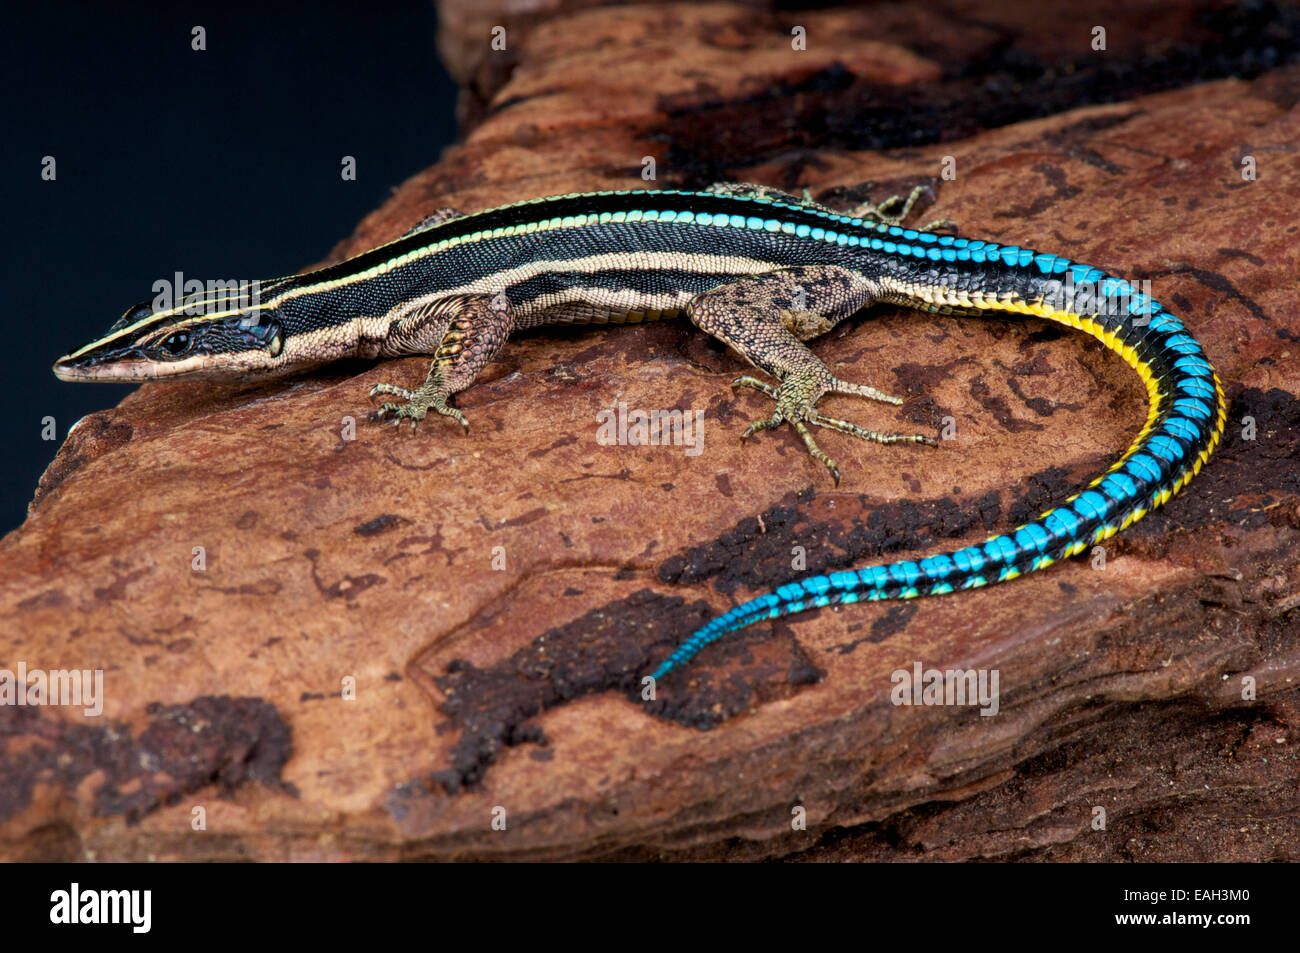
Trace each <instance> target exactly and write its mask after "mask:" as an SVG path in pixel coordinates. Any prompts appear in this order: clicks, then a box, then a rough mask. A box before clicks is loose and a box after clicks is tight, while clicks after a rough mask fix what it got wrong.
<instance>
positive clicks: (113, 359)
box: [54, 295, 289, 383]
mask: <svg viewBox="0 0 1300 953" xmlns="http://www.w3.org/2000/svg"><path fill="white" fill-rule="evenodd" d="M187 302H188V303H187ZM278 310H279V309H278V307H277V306H276V305H274V304H270V305H263V304H250V303H249V300H248V298H247V296H246V295H243V296H237V295H229V296H220V295H218V296H211V295H209V296H206V297H205V298H202V299H194V298H191V299H187V300H186V301H182V302H180V303H179V304H177V305H176V306H175V307H159V306H158V302H156V301H155V302H148V301H146V302H141V303H140V304H137V305H134V306H132V307H131V308H128V309H127V311H126V313H125V314H123V315H122V317H120V318H118V320H117V321H116V322H114V324H113V326H112V327H110V328H109V329H108V331H106V332H105V333H104V334H103V335H101V336H100V337H98V338H96V339H95V340H93V341H91V342H90V343H89V344H86V345H85V346H84V347H81V348H78V349H77V350H75V351H71V352H69V353H67V354H65V355H63V357H61V358H59V359H58V360H57V361H56V362H55V363H54V374H55V376H57V377H58V378H59V379H60V380H65V381H109V382H116V383H126V382H130V381H144V380H162V379H167V380H225V379H235V378H248V377H254V376H256V377H270V376H276V375H278V374H281V373H286V372H288V370H289V367H288V362H287V361H286V360H285V359H284V357H285V355H284V352H285V328H284V326H283V322H282V320H281V318H280V316H279V315H278Z"/></svg>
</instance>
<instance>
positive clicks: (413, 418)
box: [370, 294, 514, 433]
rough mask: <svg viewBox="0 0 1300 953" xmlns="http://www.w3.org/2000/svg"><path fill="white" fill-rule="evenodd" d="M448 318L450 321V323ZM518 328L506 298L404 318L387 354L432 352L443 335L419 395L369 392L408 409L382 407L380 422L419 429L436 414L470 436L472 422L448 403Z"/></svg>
mask: <svg viewBox="0 0 1300 953" xmlns="http://www.w3.org/2000/svg"><path fill="white" fill-rule="evenodd" d="M448 313H450V315H451V317H450V320H447V314H448ZM513 327H514V319H513V316H512V313H511V309H510V302H509V301H508V300H507V299H506V296H505V295H504V294H497V295H485V294H476V295H456V296H454V297H453V298H447V299H441V300H439V301H436V302H434V303H433V305H432V306H430V307H427V308H425V309H423V310H422V311H421V312H419V313H416V314H414V315H410V316H407V317H404V318H403V319H402V320H401V321H399V322H397V323H396V324H395V326H394V329H393V330H391V331H390V332H389V341H388V342H387V343H386V345H385V350H387V351H388V352H389V353H411V352H412V351H415V352H417V353H418V352H424V353H428V351H429V349H430V348H429V345H430V344H431V343H432V340H431V335H433V334H437V335H438V338H437V340H438V344H437V347H436V349H434V351H433V362H432V363H431V364H430V365H429V374H428V376H427V377H426V378H425V381H424V384H422V385H421V386H420V388H419V389H418V390H414V391H410V390H407V389H406V388H404V387H397V386H394V385H393V384H376V385H375V386H374V387H372V388H371V389H370V396H371V397H375V396H377V395H379V394H392V395H395V396H397V397H401V398H402V399H403V400H405V403H403V404H398V403H392V402H389V403H386V404H384V405H383V406H381V407H380V408H379V410H378V412H377V417H378V419H380V420H383V419H384V417H386V416H389V417H392V419H393V424H394V426H400V425H401V422H402V421H403V420H409V421H410V422H411V429H412V430H414V429H415V427H416V424H417V422H418V421H421V420H423V419H424V418H425V415H426V414H427V413H428V412H429V411H430V410H432V411H434V412H435V413H438V414H441V415H442V416H444V417H450V418H452V419H453V420H455V421H456V422H457V423H459V424H460V425H461V426H462V427H464V428H465V432H466V433H468V432H469V421H468V420H466V419H465V415H464V414H463V413H462V412H461V411H459V410H457V409H456V408H455V407H452V406H451V405H450V404H449V403H448V400H449V399H450V398H451V396H452V395H453V394H456V393H458V392H460V391H462V390H464V389H465V388H467V387H469V385H470V384H472V383H474V379H475V378H476V377H478V375H479V372H480V371H482V370H483V368H484V367H486V366H487V365H488V363H489V362H490V361H491V360H492V358H493V357H495V356H496V353H497V352H498V351H499V350H501V347H502V345H504V344H505V343H506V341H507V340H508V339H509V337H510V332H511V330H512V329H513Z"/></svg>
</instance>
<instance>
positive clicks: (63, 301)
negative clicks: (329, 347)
mask: <svg viewBox="0 0 1300 953" xmlns="http://www.w3.org/2000/svg"><path fill="white" fill-rule="evenodd" d="M195 26H203V27H205V28H206V30H207V38H206V40H207V49H206V50H205V51H203V52H196V51H194V50H192V49H191V46H190V44H191V30H192V29H193V27H195ZM435 27H436V21H435V17H434V11H433V3H432V0H403V2H400V3H385V4H381V5H373V4H350V3H344V2H339V0H333V2H329V0H327V2H323V3H319V2H316V3H311V4H302V5H300V4H288V3H265V2H263V3H257V4H241V3H216V2H214V3H196V4H167V5H164V4H157V5H156V8H155V6H154V5H151V4H130V3H114V4H111V5H108V4H100V5H91V4H70V3H62V4H42V5H40V8H39V9H36V8H33V9H28V10H25V11H24V12H22V13H14V12H13V9H12V8H10V10H7V11H6V14H5V24H4V28H3V35H2V36H0V78H2V79H3V90H4V93H3V97H4V100H3V103H4V105H3V108H2V111H0V117H2V120H0V141H2V142H3V147H2V149H0V161H3V163H4V165H3V170H2V172H3V178H2V179H0V181H3V183H4V197H3V206H2V207H3V221H4V228H3V233H4V239H3V240H4V247H3V258H2V259H0V261H3V271H2V272H0V277H2V278H3V281H4V284H3V289H4V293H3V298H2V299H0V331H2V332H3V333H2V334H0V369H2V371H3V376H2V377H0V379H2V380H3V382H4V383H3V391H2V394H3V400H4V408H3V411H0V446H3V447H4V456H5V458H6V459H5V460H4V462H3V464H2V465H0V533H5V532H8V531H9V530H11V529H13V528H14V527H15V526H17V525H18V524H19V523H20V522H22V520H23V518H24V517H25V515H26V508H27V503H28V501H29V500H30V499H31V497H32V491H33V490H34V489H35V487H36V481H37V479H38V478H39V476H40V474H41V471H42V470H43V469H44V468H45V466H46V465H47V464H48V463H49V462H50V460H51V459H52V458H53V456H54V453H55V451H56V450H57V449H58V447H59V444H60V443H61V442H62V440H63V438H64V437H65V436H66V435H67V432H68V429H69V428H70V427H71V426H72V424H73V423H75V422H76V420H77V419H78V418H80V417H82V416H83V415H85V414H87V413H89V412H91V411H94V410H102V409H104V408H108V407H111V406H113V405H115V404H116V403H118V402H119V401H120V400H121V399H122V397H123V396H124V395H125V394H126V393H127V392H128V391H129V390H130V389H131V387H130V386H127V385H115V384H65V383H62V382H60V381H59V380H57V379H56V378H55V377H54V375H53V374H52V373H51V372H50V365H51V364H52V363H53V362H54V360H55V358H57V357H59V356H60V355H61V354H63V353H64V352H66V351H68V350H70V349H72V348H75V347H79V346H81V345H82V344H84V343H86V342H87V341H88V340H90V339H91V338H92V337H95V336H96V335H98V334H101V333H102V332H104V331H105V330H107V329H108V326H109V325H110V324H112V323H113V321H114V320H116V319H117V317H118V316H119V315H120V314H121V313H122V311H124V310H125V309H126V308H127V306H129V305H131V304H132V303H134V302H136V301H140V300H143V299H146V298H152V297H153V296H154V291H153V288H152V286H153V283H154V282H155V281H158V280H160V279H170V278H171V276H172V273H173V272H175V271H182V272H184V273H185V275H186V277H187V278H189V277H193V278H199V279H201V280H204V281H206V280H208V279H232V278H233V279H250V280H251V279H258V278H270V277H274V276H276V275H281V274H288V273H290V272H294V271H297V270H299V269H300V268H303V267H305V266H307V265H310V264H312V263H313V262H316V261H319V260H320V259H321V258H323V257H324V256H325V254H326V253H327V252H328V251H329V250H330V248H331V247H333V246H334V244H335V243H336V242H338V241H339V240H340V239H342V238H344V237H346V236H347V235H348V234H349V233H350V232H351V231H352V230H353V227H354V226H355V224H356V223H357V221H359V220H360V219H361V218H362V217H363V216H364V215H365V214H366V213H367V212H370V211H372V210H373V209H375V208H376V207H377V206H378V205H379V204H380V203H381V202H382V201H383V200H384V199H385V198H386V197H387V196H388V195H389V194H390V192H391V190H392V188H393V187H394V186H396V185H397V184H399V183H400V182H401V181H402V180H403V179H405V178H407V177H408V176H410V175H412V174H414V173H415V172H418V171H419V170H420V169H423V168H425V167H426V166H428V165H431V164H432V163H433V162H434V161H435V160H436V159H437V158H438V155H439V153H440V151H441V150H442V148H443V147H444V146H445V145H447V144H448V143H449V142H451V140H452V138H453V136H454V134H455V122H454V109H455V94H456V91H455V86H454V85H453V84H452V82H451V79H450V78H449V77H448V76H447V74H446V72H445V71H444V70H443V68H442V65H441V63H440V62H439V60H438V58H437V55H436V51H435V47H434V40H435ZM47 155H49V156H53V157H54V158H55V160H56V162H57V179H56V180H55V181H53V182H46V181H43V180H42V178H41V163H42V157H44V156H47ZM345 155H351V156H355V157H356V167H357V177H356V180H355V181H344V180H343V179H342V177H341V176H340V170H341V164H340V163H341V160H342V157H343V156H345ZM46 416H52V417H54V419H55V421H56V422H57V426H58V433H57V439H56V440H53V441H44V440H42V439H41V429H42V428H41V420H42V418H44V417H46Z"/></svg>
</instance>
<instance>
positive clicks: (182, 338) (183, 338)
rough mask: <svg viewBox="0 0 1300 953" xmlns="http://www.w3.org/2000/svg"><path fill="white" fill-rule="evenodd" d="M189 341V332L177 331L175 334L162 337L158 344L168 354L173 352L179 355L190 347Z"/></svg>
mask: <svg viewBox="0 0 1300 953" xmlns="http://www.w3.org/2000/svg"><path fill="white" fill-rule="evenodd" d="M190 341H191V338H190V332H188V331H177V332H176V333H175V334H169V335H168V336H167V337H165V338H163V341H162V344H161V345H160V346H161V347H162V349H163V350H164V351H166V352H167V353H168V354H174V355H176V356H178V357H179V356H180V355H181V354H184V353H185V352H186V351H188V350H189V349H190Z"/></svg>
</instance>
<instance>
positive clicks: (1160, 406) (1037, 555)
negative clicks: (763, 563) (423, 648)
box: [653, 239, 1228, 679]
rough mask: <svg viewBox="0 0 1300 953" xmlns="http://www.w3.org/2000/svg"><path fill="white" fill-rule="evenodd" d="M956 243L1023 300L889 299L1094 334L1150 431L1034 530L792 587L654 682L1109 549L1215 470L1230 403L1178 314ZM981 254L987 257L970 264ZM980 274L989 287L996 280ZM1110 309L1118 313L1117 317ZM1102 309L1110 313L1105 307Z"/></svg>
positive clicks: (931, 295) (898, 288)
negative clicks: (1132, 382)
mask: <svg viewBox="0 0 1300 953" xmlns="http://www.w3.org/2000/svg"><path fill="white" fill-rule="evenodd" d="M944 244H949V243H944ZM953 244H955V245H956V247H957V249H958V250H959V254H960V253H964V254H965V255H966V257H963V258H961V261H962V262H966V261H968V260H971V259H972V258H973V260H974V261H976V262H981V263H985V262H993V261H994V260H995V259H999V258H1000V259H1001V261H1002V262H1005V263H1006V264H1005V265H1001V264H999V265H998V266H997V272H998V274H999V275H1000V276H1001V277H1002V278H1004V279H1005V281H1004V282H1002V283H1000V284H999V287H1006V286H1007V285H1010V286H1012V287H1015V288H1017V289H1018V291H1017V292H1016V293H1014V294H1011V295H1006V294H1003V295H1000V296H999V295H996V294H993V293H991V292H990V293H988V294H987V295H985V296H980V295H979V294H978V293H973V292H964V293H961V294H958V293H956V292H944V291H942V290H939V291H935V290H934V289H933V285H928V286H923V285H921V284H919V283H916V282H911V281H908V280H907V279H906V278H894V279H887V280H886V287H888V288H891V289H892V290H891V294H890V299H891V300H895V301H898V302H900V303H906V304H908V305H910V306H912V307H919V308H922V309H925V310H930V311H943V312H958V313H993V312H1008V311H1010V312H1019V313H1021V314H1028V315H1034V316H1037V317H1042V318H1046V319H1048V320H1051V321H1055V322H1058V323H1060V324H1065V325H1068V326H1069V327H1072V328H1078V329H1079V330H1082V331H1085V332H1087V333H1088V334H1091V335H1092V336H1093V337H1095V338H1097V339H1099V340H1100V341H1102V343H1104V344H1105V345H1106V346H1107V348H1109V349H1110V350H1112V351H1114V352H1116V353H1117V354H1119V355H1120V356H1121V357H1123V358H1124V360H1125V361H1127V362H1128V364H1129V365H1130V366H1131V367H1132V368H1133V369H1134V370H1135V371H1137V373H1138V375H1139V376H1140V377H1141V378H1142V379H1143V381H1144V382H1145V383H1146V386H1147V394H1148V397H1149V400H1150V406H1149V411H1148V415H1147V421H1146V425H1145V426H1144V427H1143V428H1142V432H1141V433H1140V434H1139V435H1138V436H1137V439H1135V440H1134V441H1133V444H1132V445H1131V446H1130V447H1129V448H1128V450H1127V451H1126V452H1125V453H1124V455H1123V456H1122V457H1120V458H1119V460H1117V461H1116V462H1115V463H1114V464H1113V465H1112V466H1111V467H1110V468H1109V469H1108V470H1106V472H1104V473H1102V474H1101V475H1099V476H1098V477H1096V478H1095V479H1094V480H1093V481H1092V482H1091V483H1089V484H1088V486H1087V487H1086V488H1085V489H1084V490H1082V491H1081V492H1079V493H1077V494H1075V495H1074V496H1072V497H1070V498H1069V499H1068V500H1066V501H1065V503H1064V504H1063V505H1062V506H1059V507H1057V508H1055V509H1050V510H1048V511H1046V512H1045V513H1043V514H1042V515H1041V516H1039V517H1038V519H1036V520H1034V521H1033V522H1030V523H1026V524H1025V525H1023V526H1020V527H1017V528H1016V529H1015V530H1013V531H1012V532H1010V533H1007V534H1005V535H1000V536H993V537H991V538H990V539H988V540H986V541H985V542H984V543H983V544H981V545H979V546H968V547H966V548H964V549H958V550H955V551H952V552H944V553H937V554H935V555H933V556H927V557H925V558H923V559H919V560H916V561H910V560H904V561H900V562H892V563H883V564H881V565H877V566H869V567H867V568H865V569H857V570H844V571H841V572H832V573H829V574H827V575H818V576H809V577H807V578H804V579H800V580H796V581H794V582H790V583H787V584H786V585H784V586H780V587H779V588H777V589H776V590H775V591H773V592H768V593H765V594H763V595H761V596H758V597H756V598H754V599H751V600H749V601H748V602H745V603H743V604H741V605H738V606H736V607H735V608H734V609H731V610H730V611H728V612H726V613H724V614H722V615H720V616H718V617H717V618H714V619H712V620H710V621H709V622H708V623H707V624H705V625H704V626H703V627H701V628H700V629H698V630H697V631H696V632H694V633H693V634H692V635H691V636H690V638H688V639H687V640H686V641H685V642H683V643H682V644H681V645H680V646H679V647H678V648H677V649H676V651H674V652H673V653H672V654H671V655H670V656H668V658H666V659H665V660H664V661H663V662H662V663H661V664H660V665H659V667H658V668H657V669H656V670H655V671H654V673H653V677H654V678H656V679H658V678H662V677H663V676H664V675H666V674H667V673H668V672H670V671H672V670H673V669H675V668H679V667H681V666H682V665H684V664H685V663H687V662H688V661H690V659H691V658H692V657H694V656H695V654H696V653H698V652H699V651H700V650H701V649H702V648H704V647H705V646H706V645H708V644H710V643H711V642H714V641H716V640H717V639H719V638H720V637H722V636H723V635H725V634H726V633H728V632H734V631H735V630H737V629H742V628H744V627H745V626H748V625H752V624H753V623H755V622H759V621H761V620H763V619H775V618H778V617H780V616H787V615H793V614H795V613H797V612H804V611H806V610H808V609H815V608H820V607H822V606H829V605H835V604H836V603H840V604H848V603H853V602H868V601H876V600H880V599H911V598H915V597H916V596H928V595H939V594H942V593H948V592H953V591H955V590H958V589H975V588H978V587H980V586H984V585H987V584H989V583H994V582H1003V581H1005V580H1008V579H1015V578H1016V577H1018V576H1021V575H1023V574H1024V573H1027V572H1033V571H1034V570H1038V569H1045V568H1047V567H1048V566H1050V565H1052V564H1053V563H1054V562H1056V561H1057V560H1059V559H1065V558H1067V557H1069V556H1074V555H1076V554H1078V553H1081V552H1083V551H1084V550H1085V549H1087V548H1088V547H1089V546H1090V545H1091V544H1092V543H1094V542H1098V541H1100V540H1103V539H1108V538H1109V537H1111V536H1113V535H1114V534H1115V533H1117V532H1118V531H1119V530H1122V529H1125V528H1127V527H1128V526H1129V525H1130V524H1131V523H1134V522H1136V521H1137V520H1139V519H1141V518H1142V517H1143V516H1145V515H1146V514H1147V512H1148V511H1150V510H1152V509H1154V508H1155V507H1157V506H1160V505H1162V504H1163V503H1166V502H1167V501H1168V500H1169V498H1170V497H1172V496H1173V495H1174V494H1175V493H1177V492H1178V491H1179V490H1181V489H1182V488H1183V487H1184V486H1185V485H1186V484H1187V482H1188V481H1189V480H1191V479H1192V477H1193V476H1195V475H1196V474H1197V473H1198V472H1199V471H1200V469H1201V467H1202V466H1203V465H1204V464H1205V462H1206V460H1208V459H1209V456H1210V454H1211V453H1212V452H1213V451H1214V448H1215V447H1216V446H1217V445H1218V442H1219V438H1220V436H1221V435H1222V434H1223V428H1224V424H1225V423H1226V421H1227V414H1228V408H1227V401H1226V399H1225V397H1224V393H1223V387H1222V385H1221V383H1220V381H1219V378H1218V375H1216V374H1215V373H1214V368H1213V367H1212V366H1211V365H1210V362H1209V360H1208V359H1207V358H1206V356H1205V352H1204V350H1203V349H1202V348H1201V345H1200V344H1199V343H1198V342H1197V341H1196V339H1195V338H1194V337H1192V336H1191V335H1190V334H1189V333H1188V332H1187V329H1186V328H1184V327H1183V325H1182V322H1180V321H1179V320H1178V319H1177V318H1176V317H1175V316H1174V315H1172V314H1170V313H1169V312H1167V311H1165V310H1164V308H1163V307H1161V306H1160V305H1159V304H1157V303H1156V302H1155V301H1153V300H1152V299H1151V298H1150V297H1148V296H1146V295H1142V294H1139V293H1138V292H1137V291H1136V290H1134V289H1133V288H1132V286H1131V285H1129V284H1128V283H1127V282H1125V281H1123V280H1121V279H1117V278H1113V277H1110V276H1108V275H1106V274H1105V273H1103V272H1101V271H1100V270H1098V269H1095V268H1090V267H1088V266H1086V265H1076V264H1072V263H1070V262H1068V261H1066V260H1065V259H1062V258H1059V257H1057V256H1053V255H1040V254H1037V253H1035V252H1031V251H1029V250H1027V249H1020V248H999V247H998V246H997V245H992V244H990V243H985V242H966V241H964V240H962V239H956V240H955V242H954V243H953ZM976 246H979V247H978V248H976ZM980 252H982V253H983V254H982V255H980V257H977V258H976V257H974V256H975V255H976V254H977V253H980ZM945 257H947V256H946V255H945ZM950 260H951V259H950ZM1008 266H1010V267H1008ZM967 267H968V268H971V272H972V273H974V272H975V269H974V268H973V267H972V266H967ZM978 274H979V276H980V277H981V278H984V277H986V276H987V275H988V274H989V270H988V269H987V268H985V269H982V270H980V271H979V272H978ZM1080 288H1084V289H1085V294H1086V295H1087V299H1086V300H1087V302H1088V305H1089V306H1088V307H1087V308H1083V307H1078V305H1079V304H1080V303H1081V302H1082V301H1083V300H1084V297H1083V295H1081V294H1080V292H1079V289H1080ZM1114 302H1120V306H1119V307H1114V306H1111V305H1113V303H1114ZM1106 303H1110V304H1108V306H1106V307H1100V305H1102V304H1106ZM1081 311H1082V312H1083V313H1082V314H1081V313H1080V312H1081ZM1103 311H1104V312H1108V313H1101V312H1103Z"/></svg>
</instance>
